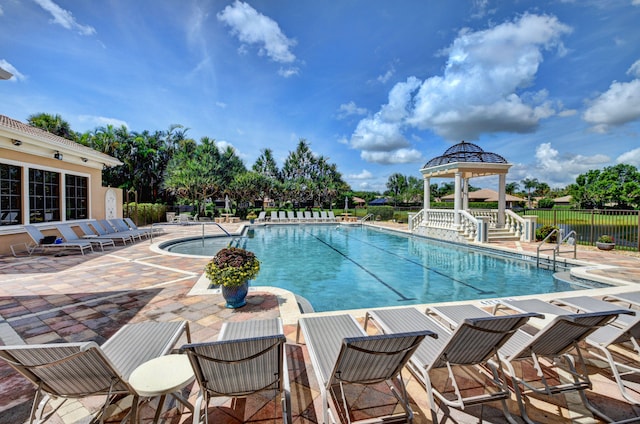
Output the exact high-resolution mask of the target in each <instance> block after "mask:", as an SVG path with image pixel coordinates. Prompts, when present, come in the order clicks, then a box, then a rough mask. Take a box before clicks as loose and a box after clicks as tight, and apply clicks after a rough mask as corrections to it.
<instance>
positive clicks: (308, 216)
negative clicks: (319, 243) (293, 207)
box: [304, 211, 312, 219]
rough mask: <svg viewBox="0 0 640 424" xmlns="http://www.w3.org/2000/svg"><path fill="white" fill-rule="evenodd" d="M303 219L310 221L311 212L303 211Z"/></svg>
mask: <svg viewBox="0 0 640 424" xmlns="http://www.w3.org/2000/svg"><path fill="white" fill-rule="evenodd" d="M304 219H312V218H311V211H304Z"/></svg>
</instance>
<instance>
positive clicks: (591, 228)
mask: <svg viewBox="0 0 640 424" xmlns="http://www.w3.org/2000/svg"><path fill="white" fill-rule="evenodd" d="M521 215H536V216H538V226H543V225H551V226H554V227H558V228H560V229H561V230H562V231H563V234H568V233H569V231H575V232H576V233H577V235H578V243H580V244H586V245H595V243H596V241H597V240H598V237H600V236H601V235H605V234H607V235H610V236H611V237H613V239H614V241H615V244H616V249H622V250H635V251H640V240H639V238H638V234H639V233H640V211H629V210H609V209H607V210H601V209H584V210H580V209H525V210H524V211H523V212H521Z"/></svg>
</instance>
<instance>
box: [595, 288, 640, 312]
mask: <svg viewBox="0 0 640 424" xmlns="http://www.w3.org/2000/svg"><path fill="white" fill-rule="evenodd" d="M602 300H606V301H608V302H622V303H624V304H626V305H627V308H629V309H631V308H632V307H636V308H637V307H640V291H635V292H627V293H615V294H608V295H606V296H603V297H602Z"/></svg>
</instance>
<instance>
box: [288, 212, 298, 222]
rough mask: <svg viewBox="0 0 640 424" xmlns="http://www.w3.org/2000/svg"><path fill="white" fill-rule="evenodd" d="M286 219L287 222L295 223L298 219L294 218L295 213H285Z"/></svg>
mask: <svg viewBox="0 0 640 424" xmlns="http://www.w3.org/2000/svg"><path fill="white" fill-rule="evenodd" d="M287 219H288V220H289V222H296V221H298V218H296V213H295V212H294V211H287Z"/></svg>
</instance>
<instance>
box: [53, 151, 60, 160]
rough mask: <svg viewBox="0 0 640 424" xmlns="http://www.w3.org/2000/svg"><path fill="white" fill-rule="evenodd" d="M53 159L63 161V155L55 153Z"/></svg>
mask: <svg viewBox="0 0 640 424" xmlns="http://www.w3.org/2000/svg"><path fill="white" fill-rule="evenodd" d="M53 158H54V159H58V160H62V153H60V152H55V153H54V154H53Z"/></svg>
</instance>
